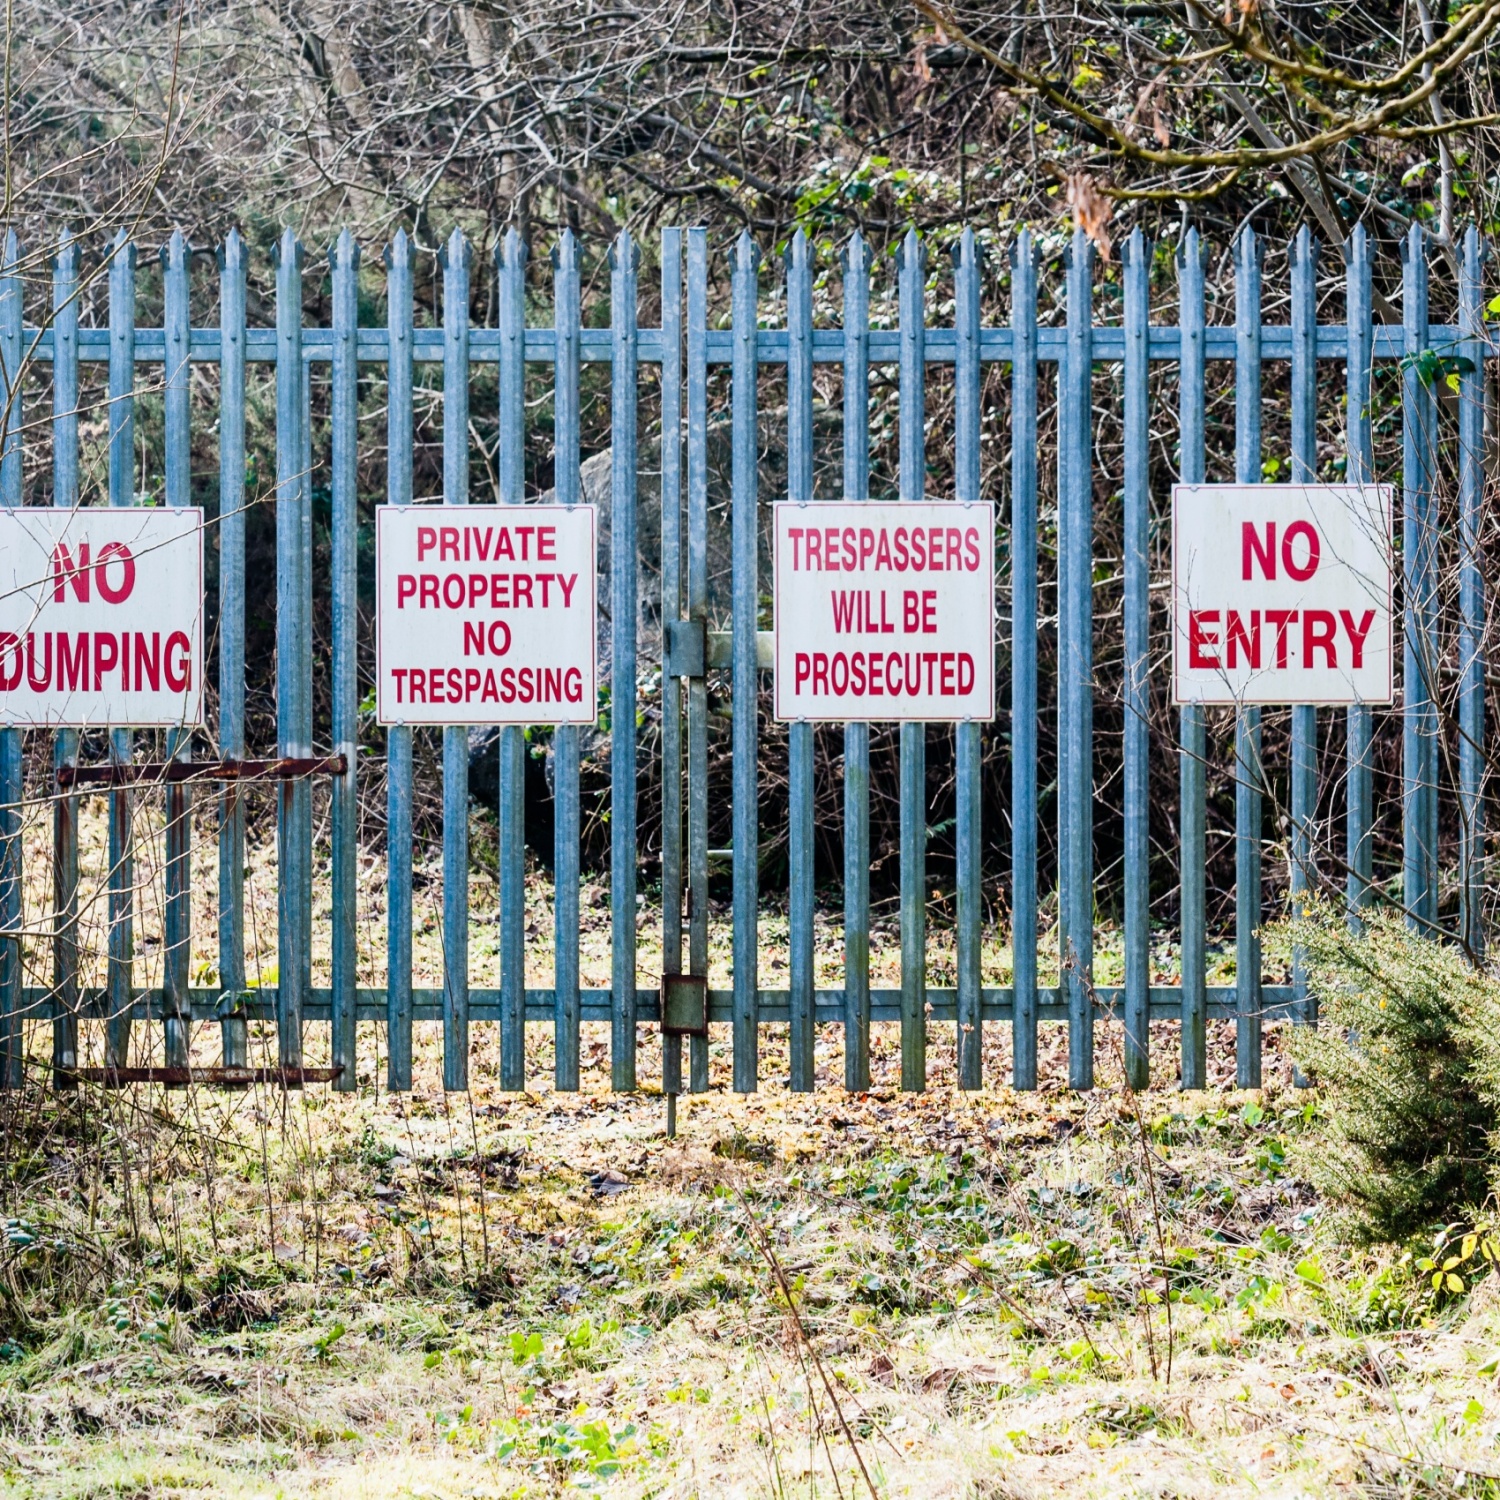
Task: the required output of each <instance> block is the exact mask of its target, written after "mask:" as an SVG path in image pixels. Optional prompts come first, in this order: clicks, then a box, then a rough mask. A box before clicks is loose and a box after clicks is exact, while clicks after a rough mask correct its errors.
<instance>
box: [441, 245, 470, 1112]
mask: <svg viewBox="0 0 1500 1500" xmlns="http://www.w3.org/2000/svg"><path fill="white" fill-rule="evenodd" d="M469 257H470V251H469V242H468V241H467V240H466V239H465V238H464V233H463V230H461V229H457V228H455V229H454V231H453V233H452V234H451V235H449V237H448V243H447V244H446V245H445V246H444V247H443V252H442V266H443V503H444V504H445V505H467V504H468V503H469ZM468 1086H469V731H468V730H467V729H466V728H464V727H463V726H462V725H455V724H450V725H447V726H446V727H445V728H444V729H443V1087H444V1088H445V1089H447V1090H448V1091H449V1092H457V1091H460V1090H463V1089H466V1088H468Z"/></svg>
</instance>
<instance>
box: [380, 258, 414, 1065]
mask: <svg viewBox="0 0 1500 1500" xmlns="http://www.w3.org/2000/svg"><path fill="white" fill-rule="evenodd" d="M411 257H412V249H411V241H410V240H409V239H408V238H407V237H406V231H405V230H404V229H398V230H397V231H396V237H395V238H394V239H393V240H392V241H391V243H390V246H389V248H388V249H387V250H386V253H385V264H386V289H385V296H386V332H387V337H388V338H389V341H390V348H389V355H388V363H387V365H386V458H385V462H386V471H385V472H386V480H385V494H386V500H387V501H388V502H389V503H390V504H392V505H410V504H411V485H412V263H411ZM385 753H386V847H387V853H386V861H387V866H386V915H385V920H386V971H385V983H386V992H385V1005H386V1011H385V1014H386V1087H387V1088H389V1089H391V1090H392V1091H393V1092H404V1091H405V1090H408V1089H410V1088H411V1025H412V995H411V947H412V937H411V833H412V828H411V798H412V763H411V728H410V726H409V725H406V724H396V725H393V726H392V727H391V728H390V729H388V730H387V731H386V748H385Z"/></svg>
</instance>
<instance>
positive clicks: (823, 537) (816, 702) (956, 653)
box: [775, 500, 995, 723]
mask: <svg viewBox="0 0 1500 1500" xmlns="http://www.w3.org/2000/svg"><path fill="white" fill-rule="evenodd" d="M775 512H776V516H775V527H776V530H775V610H776V717H777V718H778V719H782V720H795V719H833V720H836V721H840V722H845V723H847V722H849V721H851V720H853V721H861V720H866V721H873V722H882V721H887V722H888V721H894V720H902V719H914V720H922V721H925V722H928V723H941V722H944V721H951V722H961V721H963V720H966V719H975V720H986V719H992V718H993V717H994V715H995V541H994V538H995V510H994V507H993V506H992V505H990V504H988V503H986V504H974V505H964V504H959V503H956V502H953V501H898V502H890V503H887V502H884V501H870V500H866V501H855V502H850V501H829V502H820V503H816V504H812V503H809V504H806V505H803V504H800V503H798V502H795V501H787V502H783V503H780V504H778V505H777V506H776V507H775Z"/></svg>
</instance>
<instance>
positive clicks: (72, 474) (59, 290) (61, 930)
mask: <svg viewBox="0 0 1500 1500" xmlns="http://www.w3.org/2000/svg"><path fill="white" fill-rule="evenodd" d="M52 503H53V504H54V505H55V506H57V507H58V508H59V509H61V510H70V509H72V507H73V506H75V505H77V504H78V246H77V244H76V243H75V242H74V240H73V237H72V236H71V235H70V234H67V233H66V232H64V234H63V236H62V239H61V241H60V242H59V244H58V250H57V260H56V261H55V262H54V263H53V271H52ZM52 763H53V769H54V781H53V786H52V903H53V910H54V912H55V913H56V915H55V916H54V918H53V925H52V990H53V996H52V1004H53V1017H54V1019H53V1022H52V1050H53V1064H54V1067H55V1068H56V1067H73V1066H75V1065H76V1063H77V1061H78V1023H77V1021H76V1020H75V1019H74V1018H75V1016H76V1015H77V1010H78V798H77V796H76V795H72V794H69V795H64V793H63V792H62V791H61V790H60V788H59V785H58V783H57V780H56V779H55V776H56V773H57V772H59V771H61V770H63V769H64V768H65V767H68V768H71V767H73V766H76V765H77V764H78V731H77V730H76V729H59V730H58V731H57V732H56V733H55V734H54V735H53V737H52ZM17 1081H19V1079H18V1080H17ZM58 1081H61V1080H58Z"/></svg>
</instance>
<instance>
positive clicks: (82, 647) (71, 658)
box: [57, 630, 89, 692]
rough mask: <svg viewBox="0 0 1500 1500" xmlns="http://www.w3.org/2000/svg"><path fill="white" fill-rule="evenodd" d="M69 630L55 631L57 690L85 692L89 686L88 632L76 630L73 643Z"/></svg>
mask: <svg viewBox="0 0 1500 1500" xmlns="http://www.w3.org/2000/svg"><path fill="white" fill-rule="evenodd" d="M68 640H69V632H68V631H66V630H59V631H58V632H57V687H58V691H59V692H87V691H88V686H89V633H88V631H86V630H80V631H79V632H78V635H77V638H76V641H75V642H74V644H73V645H71V646H70V645H69V644H68Z"/></svg>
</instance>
